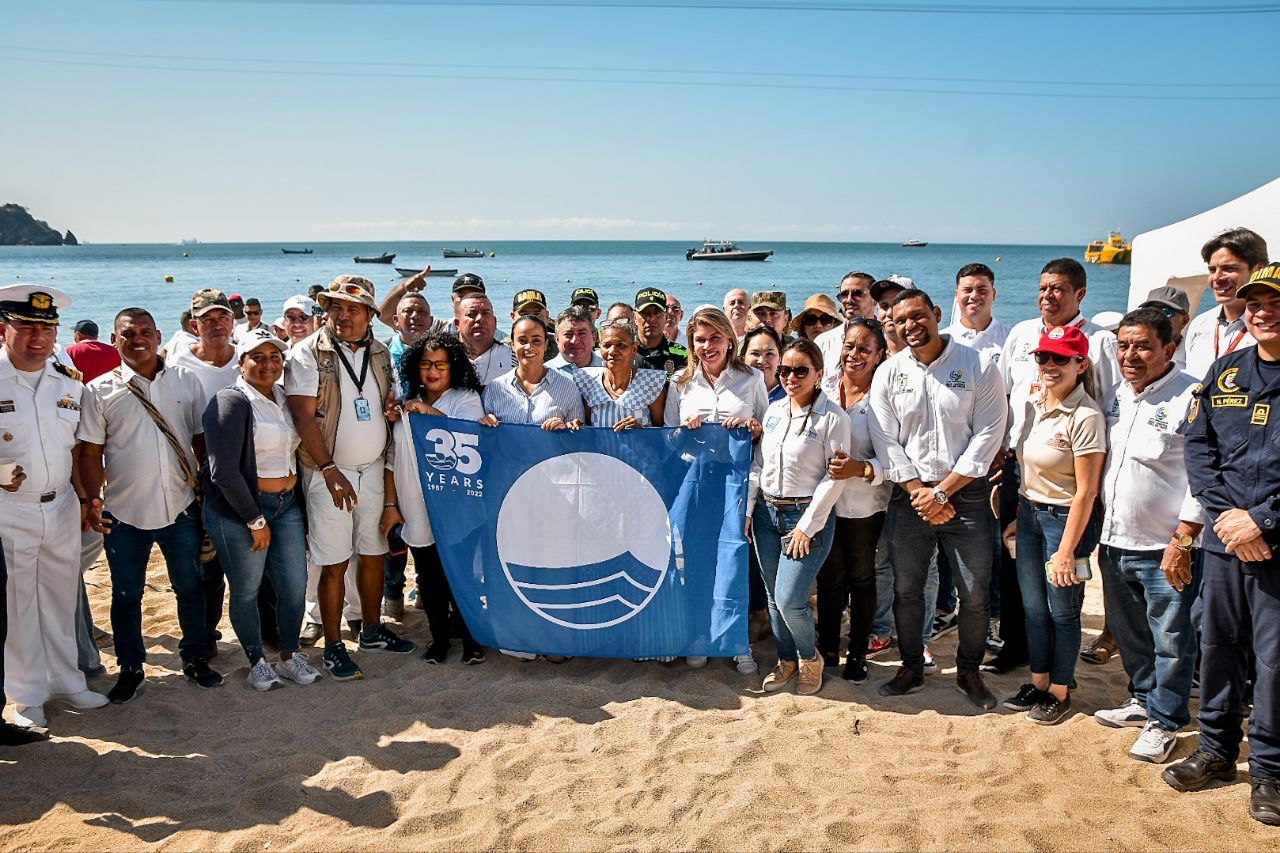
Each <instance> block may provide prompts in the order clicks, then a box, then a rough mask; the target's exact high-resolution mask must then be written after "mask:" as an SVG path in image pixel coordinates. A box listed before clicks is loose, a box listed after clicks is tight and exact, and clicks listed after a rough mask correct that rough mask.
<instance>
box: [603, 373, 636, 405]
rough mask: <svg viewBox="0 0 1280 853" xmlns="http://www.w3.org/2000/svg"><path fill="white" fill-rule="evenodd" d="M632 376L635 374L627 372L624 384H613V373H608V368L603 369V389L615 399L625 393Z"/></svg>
mask: <svg viewBox="0 0 1280 853" xmlns="http://www.w3.org/2000/svg"><path fill="white" fill-rule="evenodd" d="M634 378H635V374H633V373H632V374H627V381H626V384H625V385H622V386H621V387H619V386H618V385H615V384H614V382H613V374H612V373H610V372H609V371H608V370H605V372H604V390H605V391H607V392H608V393H609V396H610V397H612V398H613V399H615V400H616V399H618V398H619V397H621V396H622V395H623V394H625V393H627V389H628V388H630V387H631V380H632V379H634Z"/></svg>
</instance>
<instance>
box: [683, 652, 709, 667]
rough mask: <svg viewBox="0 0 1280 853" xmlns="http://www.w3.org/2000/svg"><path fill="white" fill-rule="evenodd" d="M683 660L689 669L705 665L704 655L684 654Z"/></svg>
mask: <svg viewBox="0 0 1280 853" xmlns="http://www.w3.org/2000/svg"><path fill="white" fill-rule="evenodd" d="M684 662H685V663H687V664H689V669H702V668H703V667H704V666H706V665H707V658H706V656H705V655H694V656H693V657H689V656H688V655H686V656H685V659H684Z"/></svg>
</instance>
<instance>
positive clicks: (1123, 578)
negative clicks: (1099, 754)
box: [1098, 545, 1202, 731]
mask: <svg viewBox="0 0 1280 853" xmlns="http://www.w3.org/2000/svg"><path fill="white" fill-rule="evenodd" d="M1163 555H1164V552H1163V551H1127V550H1125V549H1123V548H1112V547H1111V546H1110V545H1103V546H1102V550H1101V551H1100V552H1099V554H1098V562H1099V563H1100V564H1101V566H1102V578H1103V580H1104V583H1103V585H1102V594H1103V597H1104V599H1105V601H1106V611H1107V627H1109V628H1110V629H1111V634H1112V636H1114V637H1115V638H1116V645H1117V646H1118V647H1119V649H1120V660H1121V662H1122V663H1123V664H1124V671H1125V673H1127V674H1128V676H1129V686H1130V687H1129V689H1130V690H1132V691H1133V698H1135V699H1137V700H1138V702H1139V703H1140V704H1141V705H1142V707H1144V708H1146V709H1147V717H1148V718H1149V719H1152V720H1155V721H1156V722H1157V723H1159V724H1160V725H1161V726H1163V727H1164V728H1166V729H1169V730H1170V731H1177V730H1178V729H1180V728H1182V727H1183V726H1185V725H1186V724H1187V723H1189V722H1191V709H1190V707H1189V705H1188V703H1189V702H1190V699H1191V677H1192V675H1193V674H1194V673H1195V668H1196V652H1197V651H1198V650H1199V643H1198V642H1197V639H1196V632H1195V629H1194V628H1193V627H1191V604H1192V602H1194V601H1195V600H1196V597H1197V596H1199V594H1200V578H1201V575H1202V572H1201V570H1200V566H1199V561H1198V560H1193V561H1192V564H1191V583H1189V584H1187V585H1186V586H1185V587H1183V589H1182V592H1178V591H1177V590H1176V589H1174V588H1173V586H1172V584H1170V583H1169V580H1168V578H1166V577H1165V576H1164V572H1163V571H1162V570H1161V569H1160V559H1161V557H1162V556H1163Z"/></svg>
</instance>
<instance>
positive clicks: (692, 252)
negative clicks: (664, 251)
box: [684, 240, 773, 261]
mask: <svg viewBox="0 0 1280 853" xmlns="http://www.w3.org/2000/svg"><path fill="white" fill-rule="evenodd" d="M772 254H773V249H755V250H744V249H739V248H738V246H737V245H736V244H735V243H732V242H730V241H729V240H703V241H702V248H701V249H689V250H688V251H687V252H685V253H684V258H685V260H686V261H763V260H766V259H767V258H768V257H769V256H770V255H772Z"/></svg>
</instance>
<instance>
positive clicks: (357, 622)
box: [347, 619, 364, 643]
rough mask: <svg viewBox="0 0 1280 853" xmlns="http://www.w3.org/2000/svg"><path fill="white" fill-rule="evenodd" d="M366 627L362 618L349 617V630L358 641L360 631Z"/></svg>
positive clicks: (352, 637)
mask: <svg viewBox="0 0 1280 853" xmlns="http://www.w3.org/2000/svg"><path fill="white" fill-rule="evenodd" d="M363 628H364V621H363V620H361V619H348V620H347V630H349V631H350V632H351V639H353V640H355V641H356V642H357V643H358V642H360V631H361V630H362V629H363Z"/></svg>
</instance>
